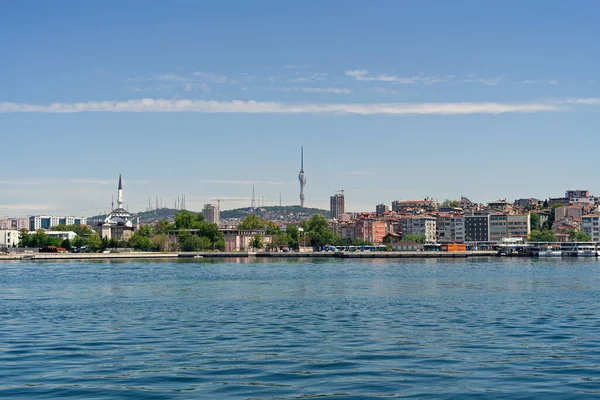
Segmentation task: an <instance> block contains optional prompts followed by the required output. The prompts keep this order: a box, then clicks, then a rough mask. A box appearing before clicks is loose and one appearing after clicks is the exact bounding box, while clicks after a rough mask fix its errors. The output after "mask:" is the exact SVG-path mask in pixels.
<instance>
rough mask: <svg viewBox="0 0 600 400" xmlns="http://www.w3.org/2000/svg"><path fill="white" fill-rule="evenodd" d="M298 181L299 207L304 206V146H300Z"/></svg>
mask: <svg viewBox="0 0 600 400" xmlns="http://www.w3.org/2000/svg"><path fill="white" fill-rule="evenodd" d="M298 180H299V181H300V207H302V208H304V186H306V177H305V176H304V147H300V173H299V174H298Z"/></svg>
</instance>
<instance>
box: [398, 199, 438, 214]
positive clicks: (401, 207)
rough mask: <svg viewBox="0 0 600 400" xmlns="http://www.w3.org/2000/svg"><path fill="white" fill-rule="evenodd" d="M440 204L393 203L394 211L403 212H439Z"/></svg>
mask: <svg viewBox="0 0 600 400" xmlns="http://www.w3.org/2000/svg"><path fill="white" fill-rule="evenodd" d="M437 209H438V203H437V202H436V201H434V200H427V199H425V200H395V201H393V202H392V211H401V212H416V213H420V212H433V211H437Z"/></svg>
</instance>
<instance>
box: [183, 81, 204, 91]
mask: <svg viewBox="0 0 600 400" xmlns="http://www.w3.org/2000/svg"><path fill="white" fill-rule="evenodd" d="M182 88H183V90H185V91H186V92H210V87H209V86H208V85H207V84H206V83H184V84H183V85H182Z"/></svg>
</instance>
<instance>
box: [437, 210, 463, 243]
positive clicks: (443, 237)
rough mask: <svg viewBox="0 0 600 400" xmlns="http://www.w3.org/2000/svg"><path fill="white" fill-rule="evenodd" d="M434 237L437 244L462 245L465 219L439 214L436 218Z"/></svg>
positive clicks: (461, 216)
mask: <svg viewBox="0 0 600 400" xmlns="http://www.w3.org/2000/svg"><path fill="white" fill-rule="evenodd" d="M436 236H437V242H438V243H464V241H465V217H464V216H463V215H454V214H439V215H438V216H437V218H436Z"/></svg>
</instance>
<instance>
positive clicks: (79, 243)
mask: <svg viewBox="0 0 600 400" xmlns="http://www.w3.org/2000/svg"><path fill="white" fill-rule="evenodd" d="M86 243H87V240H86V239H84V238H83V237H81V236H79V235H77V236H75V238H74V239H73V247H75V248H76V249H80V248H82V247H83V246H85V245H86Z"/></svg>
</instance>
